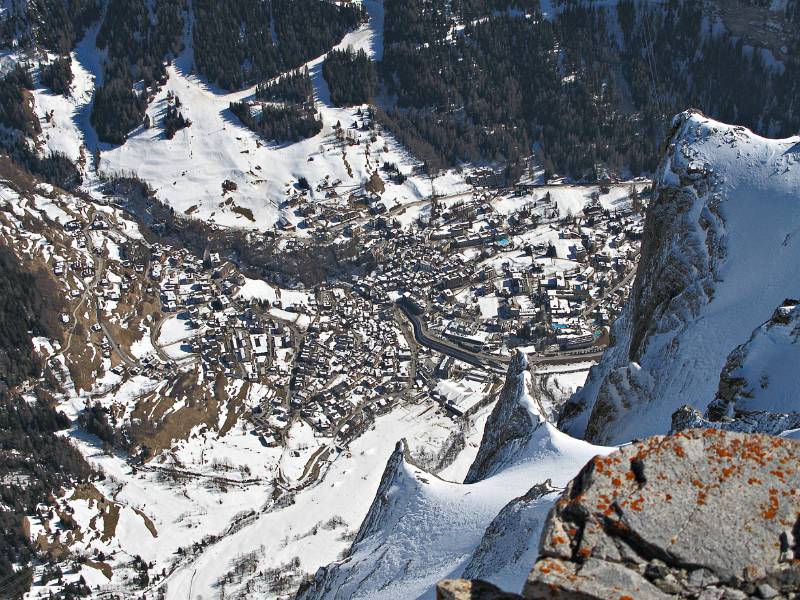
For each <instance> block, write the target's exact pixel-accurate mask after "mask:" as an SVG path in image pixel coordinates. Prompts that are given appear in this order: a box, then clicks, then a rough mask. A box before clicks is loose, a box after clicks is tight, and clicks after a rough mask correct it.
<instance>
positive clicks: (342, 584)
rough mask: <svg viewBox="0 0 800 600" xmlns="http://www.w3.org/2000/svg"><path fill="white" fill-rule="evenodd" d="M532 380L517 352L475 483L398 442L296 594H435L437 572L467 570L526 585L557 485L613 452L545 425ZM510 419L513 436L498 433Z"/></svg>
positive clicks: (318, 598) (313, 598) (305, 597)
mask: <svg viewBox="0 0 800 600" xmlns="http://www.w3.org/2000/svg"><path fill="white" fill-rule="evenodd" d="M530 383H531V376H530V373H529V372H528V370H527V359H526V358H525V356H524V354H521V353H518V354H516V355H515V357H514V359H513V360H512V362H511V364H510V366H509V371H508V375H507V378H506V383H505V386H504V387H503V390H502V391H501V394H500V398H499V399H498V402H497V405H496V407H495V409H494V411H493V412H492V415H491V416H490V417H489V420H488V421H487V423H486V430H485V433H484V438H483V441H482V443H481V448H480V450H479V452H478V457H477V458H476V462H475V464H473V467H472V468H471V469H470V473H471V474H473V473H477V469H480V471H481V472H482V473H486V475H487V476H486V477H485V478H477V479H475V480H474V482H473V483H469V484H467V483H453V482H449V481H444V480H442V479H439V478H438V477H436V476H434V475H431V474H429V473H426V472H425V471H423V470H422V469H420V468H418V467H416V466H415V465H414V464H413V463H412V462H411V461H410V460H409V457H408V452H407V450H406V446H405V443H404V442H399V443H398V445H397V448H396V449H395V452H394V453H393V454H392V456H391V458H390V459H389V462H388V464H387V466H386V469H385V471H384V473H383V477H382V479H381V484H380V486H379V488H378V492H377V494H376V496H375V499H374V501H373V503H372V506H371V507H370V509H369V512H368V514H367V516H366V518H365V519H364V522H363V523H362V525H361V528H360V529H359V532H358V535H357V536H356V538H355V541H354V542H353V546H352V547H351V549H350V551H349V552H348V553H347V555H346V557H345V558H344V559H343V560H341V561H338V562H335V563H332V564H331V565H329V566H327V567H323V568H322V569H320V570H319V571H318V572H317V574H316V576H315V577H314V579H313V580H312V581H310V582H308V583H306V584H305V585H304V586H303V587H301V590H300V592H299V593H298V598H299V599H300V600H322V599H327V600H333V599H345V598H375V599H378V598H386V599H389V598H417V597H426V598H432V597H433V596H434V588H435V585H436V583H437V582H438V581H439V580H441V579H443V578H446V577H459V576H461V575H462V574H464V573H465V569H466V574H467V575H470V576H480V577H482V578H485V579H488V580H489V581H492V582H493V583H496V584H499V585H502V586H503V587H504V588H505V589H509V590H520V589H521V588H522V585H523V583H524V581H525V577H526V576H527V574H528V572H529V571H530V567H531V564H532V563H533V561H534V560H535V558H536V554H537V551H536V549H537V547H538V540H539V534H540V531H541V527H542V524H543V523H544V519H545V517H546V515H547V512H548V511H549V509H550V507H551V506H552V503H553V502H554V501H555V499H556V498H557V493H556V492H555V491H554V489H555V488H559V487H563V486H565V485H566V484H567V482H568V481H569V480H570V479H571V478H572V477H574V476H575V474H576V473H577V472H578V471H579V470H580V468H581V467H582V466H583V465H584V464H585V463H586V462H587V461H588V460H589V459H591V458H592V457H594V456H596V455H598V454H601V455H605V454H607V453H609V452H611V451H612V450H613V448H605V447H599V446H593V445H591V444H588V443H586V442H583V441H580V440H575V439H573V438H571V437H569V436H568V435H565V434H563V433H561V432H560V431H558V430H557V429H556V428H555V427H554V426H553V425H551V424H550V423H547V422H546V421H545V420H544V418H543V417H542V415H541V411H540V410H539V408H538V404H537V402H536V401H535V399H534V398H533V397H532V396H531V394H530V391H529V390H530ZM511 420H513V421H514V423H513V424H512V423H511V422H510V421H511ZM512 425H513V427H514V431H515V432H516V434H517V435H516V436H515V438H514V441H513V443H511V444H509V443H507V442H508V440H500V439H499V438H498V436H497V435H495V432H497V431H504V430H506V428H508V427H511V426H512ZM498 443H500V444H502V445H503V447H498V446H497V444H498ZM489 457H491V458H489ZM479 463H480V465H481V466H480V467H476V466H475V465H476V464H479ZM547 480H550V481H549V482H548V481H547ZM551 485H552V487H551Z"/></svg>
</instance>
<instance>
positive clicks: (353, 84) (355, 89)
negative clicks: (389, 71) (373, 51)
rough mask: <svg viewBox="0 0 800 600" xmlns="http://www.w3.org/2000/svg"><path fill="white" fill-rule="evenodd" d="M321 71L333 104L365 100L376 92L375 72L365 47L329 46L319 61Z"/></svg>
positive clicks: (339, 104) (349, 103)
mask: <svg viewBox="0 0 800 600" xmlns="http://www.w3.org/2000/svg"><path fill="white" fill-rule="evenodd" d="M322 75H323V77H325V81H326V82H327V83H328V88H329V89H330V92H331V101H332V102H333V104H334V105H336V106H353V105H356V104H365V103H367V102H369V101H371V100H372V98H373V96H375V93H376V92H377V88H378V73H377V71H376V69H375V65H374V63H373V62H372V60H371V59H370V58H369V56H367V53H366V52H364V50H359V51H358V52H356V51H354V50H353V48H347V49H345V50H331V51H330V52H328V54H327V55H326V56H325V61H324V62H323V63H322Z"/></svg>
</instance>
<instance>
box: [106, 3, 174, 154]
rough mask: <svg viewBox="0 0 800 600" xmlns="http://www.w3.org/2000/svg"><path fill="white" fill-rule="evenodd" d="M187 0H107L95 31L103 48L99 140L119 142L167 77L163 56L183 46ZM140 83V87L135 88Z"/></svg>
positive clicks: (138, 121) (136, 122) (141, 114)
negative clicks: (97, 28) (103, 63)
mask: <svg viewBox="0 0 800 600" xmlns="http://www.w3.org/2000/svg"><path fill="white" fill-rule="evenodd" d="M184 2H185V0H157V1H156V2H154V3H152V4H150V3H148V2H147V1H146V0H110V1H109V4H108V8H107V10H106V16H105V19H104V20H103V23H102V25H101V26H100V29H99V30H98V33H97V47H98V49H100V50H105V51H106V53H107V56H108V60H107V62H106V63H105V65H104V69H103V71H104V77H103V85H102V86H100V87H98V88H97V90H95V98H94V104H93V107H92V117H91V122H92V125H93V126H94V128H95V130H96V131H97V136H98V138H99V139H100V140H101V141H103V142H107V143H111V144H123V143H124V142H125V140H126V139H127V137H128V134H129V133H130V132H131V131H132V130H133V129H135V128H136V127H138V126H139V125H140V124H141V123H142V120H143V118H144V113H145V110H146V109H147V105H148V104H149V102H150V101H151V100H152V97H153V96H154V95H155V92H156V91H157V90H158V88H159V87H160V86H161V85H163V84H164V82H165V81H166V77H167V74H166V69H165V67H164V59H165V57H166V56H168V55H170V54H171V55H175V54H177V53H178V52H179V51H180V49H181V34H182V31H183V17H182V10H183V8H184ZM134 83H140V85H139V86H137V87H139V88H140V89H139V90H138V91H137V90H135V89H134Z"/></svg>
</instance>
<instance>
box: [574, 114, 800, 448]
mask: <svg viewBox="0 0 800 600" xmlns="http://www.w3.org/2000/svg"><path fill="white" fill-rule="evenodd" d="M656 184H657V192H658V193H657V196H656V199H655V201H654V203H653V204H652V206H651V207H650V209H649V213H648V217H647V223H646V226H645V234H644V240H645V242H644V246H643V249H642V259H641V261H640V264H639V271H638V273H637V277H636V281H635V283H634V288H633V292H632V295H631V298H630V300H629V302H628V304H627V306H626V308H625V310H624V312H623V314H622V315H621V316H620V317H619V319H618V320H617V322H616V323H615V325H614V328H613V331H612V336H613V340H614V343H613V346H612V347H610V348H609V350H608V351H607V352H606V355H605V356H604V357H603V360H602V361H601V363H600V364H599V365H598V366H596V367H595V368H593V369H592V371H591V373H590V375H589V379H588V380H587V383H586V385H585V386H584V388H583V389H582V390H581V391H580V392H578V393H577V394H576V395H575V396H574V397H573V398H572V400H571V402H570V403H569V404H568V405H567V407H566V410H565V411H564V413H563V414H562V419H561V425H562V427H563V428H564V429H565V431H568V432H569V433H571V434H572V435H575V436H579V437H584V436H585V439H587V440H590V441H593V442H595V443H619V442H623V441H627V440H630V439H632V438H634V437H644V436H648V435H652V434H656V433H664V432H666V431H668V430H669V428H670V417H671V415H672V413H673V412H674V411H675V410H676V409H678V408H679V407H680V406H682V405H684V404H692V405H694V406H696V407H697V408H699V409H701V410H704V409H705V408H706V407H707V406H708V405H709V403H710V402H711V401H712V400H713V399H714V398H715V396H716V393H717V388H718V383H719V378H720V373H721V372H722V370H723V368H724V367H725V364H726V359H727V357H728V355H729V354H730V353H731V352H732V351H733V350H734V349H735V348H736V347H737V346H738V345H740V344H743V343H744V342H746V341H747V340H748V338H749V337H750V334H751V333H752V332H753V330H754V329H755V328H756V327H758V326H759V325H760V324H762V323H764V321H765V320H767V319H769V317H770V315H771V314H772V313H773V311H774V310H775V307H776V306H779V305H780V304H781V302H783V300H784V299H785V298H787V297H797V296H798V295H800V280H798V279H797V277H796V274H797V256H798V252H799V251H800V138H797V137H795V138H790V139H785V140H769V139H765V138H762V137H759V136H757V135H755V134H753V133H752V132H750V131H748V130H746V129H744V128H742V127H734V126H730V125H725V124H722V123H718V122H715V121H712V120H710V119H708V118H706V117H705V116H703V115H702V114H699V113H697V112H694V111H689V112H686V113H683V114H681V115H679V116H678V117H676V118H675V121H674V122H673V132H672V135H671V138H670V141H669V144H668V147H667V153H666V157H665V158H664V160H663V162H662V165H661V167H660V172H659V175H658V178H657V181H656ZM776 366H777V367H780V361H778V362H777V363H776Z"/></svg>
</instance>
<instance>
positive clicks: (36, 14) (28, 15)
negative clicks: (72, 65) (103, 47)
mask: <svg viewBox="0 0 800 600" xmlns="http://www.w3.org/2000/svg"><path fill="white" fill-rule="evenodd" d="M101 7H102V2H101V0H33V1H30V2H9V3H7V10H8V12H7V13H6V14H4V15H3V19H2V20H0V43H2V45H3V46H4V47H6V48H11V47H12V46H13V45H14V42H15V41H16V42H17V43H18V44H19V46H22V47H26V46H29V45H31V44H33V43H39V44H41V45H43V46H44V47H46V48H49V49H50V50H52V51H53V52H56V53H58V54H63V53H67V52H69V51H71V50H72V49H73V48H74V46H75V44H76V43H77V42H78V41H80V39H81V38H82V37H83V34H84V33H85V31H86V28H87V27H89V26H90V25H91V24H92V23H94V22H96V21H97V19H99V18H100V13H101Z"/></svg>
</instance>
